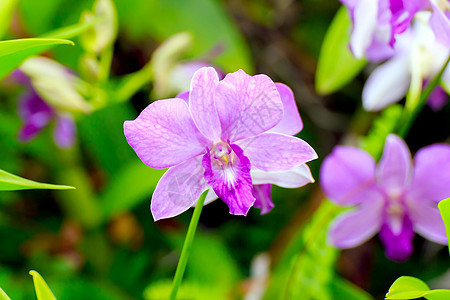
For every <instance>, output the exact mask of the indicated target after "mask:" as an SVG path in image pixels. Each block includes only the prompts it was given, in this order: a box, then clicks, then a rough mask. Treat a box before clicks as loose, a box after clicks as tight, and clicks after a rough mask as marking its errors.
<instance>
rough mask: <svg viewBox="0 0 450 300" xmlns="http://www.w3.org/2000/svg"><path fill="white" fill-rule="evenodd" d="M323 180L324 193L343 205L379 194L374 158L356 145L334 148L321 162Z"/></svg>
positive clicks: (321, 180)
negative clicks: (376, 184)
mask: <svg viewBox="0 0 450 300" xmlns="http://www.w3.org/2000/svg"><path fill="white" fill-rule="evenodd" d="M320 183H321V185H322V189H323V191H324V192H325V195H327V197H328V198H330V200H332V201H334V202H335V203H337V204H339V205H342V206H347V205H355V204H359V203H362V202H363V201H370V199H372V198H374V197H375V198H377V197H379V196H380V192H379V191H378V189H377V188H376V186H375V159H373V157H372V156H370V155H369V154H368V153H367V152H365V151H363V150H360V149H358V148H356V147H343V146H338V147H335V148H334V150H333V152H331V154H330V155H329V156H327V157H326V158H325V160H324V161H323V163H322V167H321V169H320ZM368 199H369V200H368Z"/></svg>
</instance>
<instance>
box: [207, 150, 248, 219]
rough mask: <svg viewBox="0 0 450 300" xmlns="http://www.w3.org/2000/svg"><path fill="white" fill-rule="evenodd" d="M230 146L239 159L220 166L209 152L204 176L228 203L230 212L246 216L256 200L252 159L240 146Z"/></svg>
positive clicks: (218, 194)
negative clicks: (253, 193) (251, 166)
mask: <svg viewBox="0 0 450 300" xmlns="http://www.w3.org/2000/svg"><path fill="white" fill-rule="evenodd" d="M230 146H231V149H232V150H233V151H234V154H235V155H236V158H237V161H236V162H234V163H233V164H231V163H230V164H228V165H226V166H218V165H217V164H215V163H211V155H210V153H209V152H207V153H206V154H205V155H204V156H203V160H202V165H203V168H204V169H205V173H204V177H205V180H206V182H207V183H208V184H209V185H210V186H211V187H212V188H213V189H214V192H215V193H216V194H217V196H219V198H220V199H222V201H223V202H225V203H226V204H227V205H228V207H229V209H230V214H233V215H244V216H245V215H247V212H248V210H249V209H250V207H252V206H253V203H254V202H255V197H254V196H253V195H252V179H251V177H250V161H249V159H248V158H247V157H245V156H244V152H243V151H242V149H241V148H239V146H237V145H233V144H232V145H230Z"/></svg>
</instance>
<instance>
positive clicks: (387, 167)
mask: <svg viewBox="0 0 450 300" xmlns="http://www.w3.org/2000/svg"><path fill="white" fill-rule="evenodd" d="M376 172H377V183H378V186H380V187H381V188H382V189H383V190H384V191H385V192H386V193H388V194H392V195H394V196H395V195H398V194H400V193H402V192H403V190H404V189H405V188H406V187H407V186H409V184H410V183H411V176H412V172H413V169H412V159H411V153H410V152H409V149H408V146H407V145H406V144H405V142H404V141H403V140H402V139H401V138H400V137H398V136H396V135H394V134H390V135H388V136H387V138H386V143H385V145H384V150H383V155H382V156H381V159H380V162H379V164H378V167H377V171H376Z"/></svg>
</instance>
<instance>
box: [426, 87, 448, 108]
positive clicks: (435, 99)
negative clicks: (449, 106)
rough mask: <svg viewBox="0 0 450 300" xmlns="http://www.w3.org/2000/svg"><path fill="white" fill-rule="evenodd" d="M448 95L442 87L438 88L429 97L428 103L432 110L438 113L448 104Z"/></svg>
mask: <svg viewBox="0 0 450 300" xmlns="http://www.w3.org/2000/svg"><path fill="white" fill-rule="evenodd" d="M447 98H448V96H447V93H446V92H445V91H444V89H443V88H441V87H440V86H436V87H435V88H434V90H433V91H432V92H431V94H430V96H428V99H427V103H428V105H429V106H430V107H431V109H432V110H434V111H438V110H440V109H441V108H442V107H444V105H445V104H446V103H447Z"/></svg>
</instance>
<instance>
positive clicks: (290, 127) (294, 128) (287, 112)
mask: <svg viewBox="0 0 450 300" xmlns="http://www.w3.org/2000/svg"><path fill="white" fill-rule="evenodd" d="M275 86H276V87H277V90H278V92H279V93H280V97H281V101H282V102H283V118H282V119H281V121H280V123H278V124H277V125H276V126H275V127H273V128H272V129H270V130H269V131H268V132H274V133H284V134H287V135H296V134H297V133H299V132H300V131H301V130H302V129H303V122H302V119H301V118H300V114H299V112H298V108H297V103H295V98H294V93H293V92H292V90H291V89H290V88H289V87H288V86H287V85H285V84H282V83H278V82H277V83H275Z"/></svg>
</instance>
